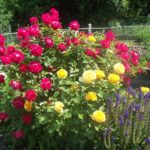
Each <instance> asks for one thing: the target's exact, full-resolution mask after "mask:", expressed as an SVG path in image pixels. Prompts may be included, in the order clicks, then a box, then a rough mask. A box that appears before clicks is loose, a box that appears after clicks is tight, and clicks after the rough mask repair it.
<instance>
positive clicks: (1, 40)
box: [0, 34, 5, 47]
mask: <svg viewBox="0 0 150 150" xmlns="http://www.w3.org/2000/svg"><path fill="white" fill-rule="evenodd" d="M4 45H5V37H4V36H3V35H2V34H0V47H4Z"/></svg>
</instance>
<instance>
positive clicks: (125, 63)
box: [123, 62, 131, 72]
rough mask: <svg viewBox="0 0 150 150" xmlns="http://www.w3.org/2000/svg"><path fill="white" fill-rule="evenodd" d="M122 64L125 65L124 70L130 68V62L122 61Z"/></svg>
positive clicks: (127, 70)
mask: <svg viewBox="0 0 150 150" xmlns="http://www.w3.org/2000/svg"><path fill="white" fill-rule="evenodd" d="M123 65H124V67H125V71H126V72H129V71H130V70H131V67H130V64H129V63H128V62H124V63H123Z"/></svg>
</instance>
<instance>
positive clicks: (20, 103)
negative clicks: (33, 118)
mask: <svg viewBox="0 0 150 150" xmlns="http://www.w3.org/2000/svg"><path fill="white" fill-rule="evenodd" d="M12 104H13V106H14V107H15V108H16V109H23V108H24V99H23V97H21V96H18V97H16V98H15V99H13V102H12Z"/></svg>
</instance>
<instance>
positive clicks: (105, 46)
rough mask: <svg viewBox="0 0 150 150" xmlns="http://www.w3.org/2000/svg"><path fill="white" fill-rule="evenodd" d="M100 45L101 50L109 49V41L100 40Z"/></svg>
mask: <svg viewBox="0 0 150 150" xmlns="http://www.w3.org/2000/svg"><path fill="white" fill-rule="evenodd" d="M100 45H101V47H102V48H110V41H109V40H101V41H100Z"/></svg>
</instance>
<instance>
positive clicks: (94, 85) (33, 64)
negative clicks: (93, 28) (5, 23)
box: [0, 8, 149, 150]
mask: <svg viewBox="0 0 150 150" xmlns="http://www.w3.org/2000/svg"><path fill="white" fill-rule="evenodd" d="M79 27H80V25H79V23H78V21H72V22H70V24H69V29H68V30H67V31H64V30H62V24H61V23H60V21H59V13H58V11H57V10H56V9H54V8H52V9H51V10H50V12H48V13H44V14H42V15H41V21H40V20H38V19H37V18H36V17H32V18H30V26H28V27H24V28H20V29H18V32H17V35H16V36H17V38H18V43H16V44H15V45H6V46H5V47H4V45H5V43H4V42H5V40H4V39H5V38H4V37H3V36H2V35H1V37H3V38H0V40H1V39H3V40H2V41H0V43H2V42H3V49H5V52H4V53H2V52H1V53H0V55H1V57H0V60H1V63H2V68H3V70H4V72H5V73H6V74H7V79H5V77H4V75H2V74H1V75H0V88H1V89H0V91H1V103H0V123H1V124H2V125H3V127H4V128H5V127H8V128H7V134H5V132H4V131H2V133H4V135H6V137H5V138H6V139H8V145H11V146H12V147H13V148H14V147H17V144H18V145H19V143H20V141H24V142H22V143H25V146H26V148H25V149H35V148H38V147H39V148H40V149H41V150H42V149H47V150H53V149H54V150H56V149H58V150H59V149H63V150H67V149H70V150H76V149H77V147H79V149H81V150H83V149H87V150H88V149H91V150H92V149H95V150H99V149H103V148H101V145H104V142H103V139H102V138H101V140H100V134H101V133H102V132H103V131H104V130H105V129H106V127H107V123H108V122H109V118H107V116H108V114H107V111H106V108H105V106H106V103H107V100H108V98H109V97H111V96H113V95H114V93H115V91H118V90H119V89H120V88H121V89H123V88H124V85H125V86H129V85H130V82H131V80H130V77H131V76H132V75H135V74H136V72H137V71H138V69H139V67H141V64H140V59H139V56H138V54H137V52H135V51H129V48H128V46H127V44H125V43H122V42H120V41H117V40H116V39H115V34H114V33H113V32H112V31H107V32H106V33H99V34H98V33H93V34H91V35H88V34H86V33H83V32H76V31H78V30H79ZM3 49H2V50H3ZM141 90H142V91H143V93H147V92H149V89H146V88H144V87H143V88H141ZM0 131H1V129H0ZM0 133H1V132H0ZM12 138H13V140H12ZM17 140H18V141H17ZM11 141H17V142H15V144H16V145H13V144H14V143H11ZM30 141H32V142H33V143H32V144H29V145H28V144H27V143H31V142H30ZM35 146H36V147H35ZM103 147H104V146H103ZM104 149H105V148H104Z"/></svg>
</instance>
